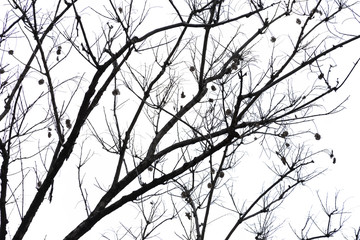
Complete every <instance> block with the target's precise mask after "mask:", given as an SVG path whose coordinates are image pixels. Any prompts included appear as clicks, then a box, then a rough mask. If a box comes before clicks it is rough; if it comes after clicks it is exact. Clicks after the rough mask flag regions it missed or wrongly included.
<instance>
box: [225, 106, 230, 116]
mask: <svg viewBox="0 0 360 240" xmlns="http://www.w3.org/2000/svg"><path fill="white" fill-rule="evenodd" d="M231 113H232V112H231V110H230V109H229V108H228V109H226V111H225V114H226V115H227V116H229V115H231Z"/></svg>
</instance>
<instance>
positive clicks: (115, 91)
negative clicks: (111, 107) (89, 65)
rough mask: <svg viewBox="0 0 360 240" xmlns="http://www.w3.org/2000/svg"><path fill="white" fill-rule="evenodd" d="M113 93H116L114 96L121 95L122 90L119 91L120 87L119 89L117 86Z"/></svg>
mask: <svg viewBox="0 0 360 240" xmlns="http://www.w3.org/2000/svg"><path fill="white" fill-rule="evenodd" d="M111 93H112V95H114V96H117V95H120V91H119V89H117V88H115V89H114V90H113V91H112V92H111Z"/></svg>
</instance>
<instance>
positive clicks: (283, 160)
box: [281, 156, 286, 165]
mask: <svg viewBox="0 0 360 240" xmlns="http://www.w3.org/2000/svg"><path fill="white" fill-rule="evenodd" d="M281 162H282V163H283V164H284V165H286V158H285V157H284V156H282V157H281Z"/></svg>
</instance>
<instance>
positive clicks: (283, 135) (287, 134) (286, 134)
mask: <svg viewBox="0 0 360 240" xmlns="http://www.w3.org/2000/svg"><path fill="white" fill-rule="evenodd" d="M280 136H281V137H282V138H286V137H287V136H289V132H288V131H284V132H283V133H282V134H281V135H280Z"/></svg>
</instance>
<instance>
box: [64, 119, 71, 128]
mask: <svg viewBox="0 0 360 240" xmlns="http://www.w3.org/2000/svg"><path fill="white" fill-rule="evenodd" d="M65 125H66V127H67V128H69V129H70V128H71V127H72V125H71V121H70V119H66V120H65Z"/></svg>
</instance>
